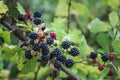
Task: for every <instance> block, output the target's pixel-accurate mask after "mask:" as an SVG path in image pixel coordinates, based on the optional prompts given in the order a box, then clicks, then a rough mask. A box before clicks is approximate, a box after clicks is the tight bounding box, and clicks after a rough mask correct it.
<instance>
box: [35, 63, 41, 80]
mask: <svg viewBox="0 0 120 80" xmlns="http://www.w3.org/2000/svg"><path fill="white" fill-rule="evenodd" d="M40 67H41V63H39V65H38V68H37V70H36V72H35V76H34V80H37V76H38V72H39V70H40Z"/></svg>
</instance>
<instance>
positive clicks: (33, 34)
mask: <svg viewBox="0 0 120 80" xmlns="http://www.w3.org/2000/svg"><path fill="white" fill-rule="evenodd" d="M29 37H30V38H31V39H33V40H35V39H37V38H38V34H37V33H36V32H30V34H29Z"/></svg>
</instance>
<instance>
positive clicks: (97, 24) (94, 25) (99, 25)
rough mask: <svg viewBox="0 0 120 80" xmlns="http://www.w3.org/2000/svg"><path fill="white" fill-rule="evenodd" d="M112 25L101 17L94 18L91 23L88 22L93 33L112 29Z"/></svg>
mask: <svg viewBox="0 0 120 80" xmlns="http://www.w3.org/2000/svg"><path fill="white" fill-rule="evenodd" d="M110 28H111V26H110V25H109V24H107V23H105V22H103V21H101V20H99V19H97V18H96V19H94V20H93V21H92V22H91V23H89V24H88V29H89V30H90V31H91V32H92V33H98V32H106V31H108V30H110Z"/></svg>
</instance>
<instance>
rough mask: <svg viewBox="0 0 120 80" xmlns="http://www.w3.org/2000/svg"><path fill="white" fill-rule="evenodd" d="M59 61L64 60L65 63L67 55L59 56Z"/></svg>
mask: <svg viewBox="0 0 120 80" xmlns="http://www.w3.org/2000/svg"><path fill="white" fill-rule="evenodd" d="M57 60H58V61H60V62H62V63H65V62H66V57H65V56H64V55H60V56H59V57H58V58H57Z"/></svg>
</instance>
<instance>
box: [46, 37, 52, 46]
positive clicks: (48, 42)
mask: <svg viewBox="0 0 120 80" xmlns="http://www.w3.org/2000/svg"><path fill="white" fill-rule="evenodd" d="M46 42H47V44H48V45H51V44H53V43H54V39H53V38H48V39H47V41H46Z"/></svg>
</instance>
